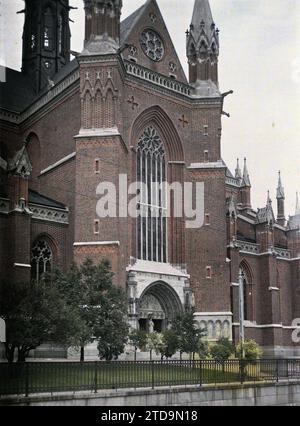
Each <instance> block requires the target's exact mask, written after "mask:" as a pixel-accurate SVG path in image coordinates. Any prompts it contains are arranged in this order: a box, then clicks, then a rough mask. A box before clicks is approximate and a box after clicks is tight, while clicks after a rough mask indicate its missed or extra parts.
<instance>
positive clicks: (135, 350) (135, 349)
mask: <svg viewBox="0 0 300 426" xmlns="http://www.w3.org/2000/svg"><path fill="white" fill-rule="evenodd" d="M136 352H137V347H136V346H135V348H134V362H136Z"/></svg>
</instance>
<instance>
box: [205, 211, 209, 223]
mask: <svg viewBox="0 0 300 426" xmlns="http://www.w3.org/2000/svg"><path fill="white" fill-rule="evenodd" d="M205 225H206V226H209V225H210V214H208V213H206V215H205Z"/></svg>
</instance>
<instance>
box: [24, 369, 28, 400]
mask: <svg viewBox="0 0 300 426" xmlns="http://www.w3.org/2000/svg"><path fill="white" fill-rule="evenodd" d="M23 367H25V397H26V398H27V397H28V396H29V364H28V363H24V364H23Z"/></svg>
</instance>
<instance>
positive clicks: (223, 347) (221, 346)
mask: <svg viewBox="0 0 300 426" xmlns="http://www.w3.org/2000/svg"><path fill="white" fill-rule="evenodd" d="M233 353H234V346H233V344H232V342H231V341H230V340H229V339H225V338H223V337H222V338H221V339H219V340H218V341H217V343H216V344H215V345H213V346H212V347H211V349H210V354H211V356H212V358H213V359H214V360H216V361H218V362H224V361H227V360H228V359H229V358H230V357H231V356H232V355H233Z"/></svg>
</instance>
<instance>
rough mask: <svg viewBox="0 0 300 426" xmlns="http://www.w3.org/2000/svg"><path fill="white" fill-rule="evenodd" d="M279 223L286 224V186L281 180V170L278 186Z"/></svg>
mask: <svg viewBox="0 0 300 426" xmlns="http://www.w3.org/2000/svg"><path fill="white" fill-rule="evenodd" d="M276 198H277V223H278V224H279V225H282V226H285V224H286V219H285V193H284V187H283V185H282V181H281V172H279V177H278V187H277V197H276Z"/></svg>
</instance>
